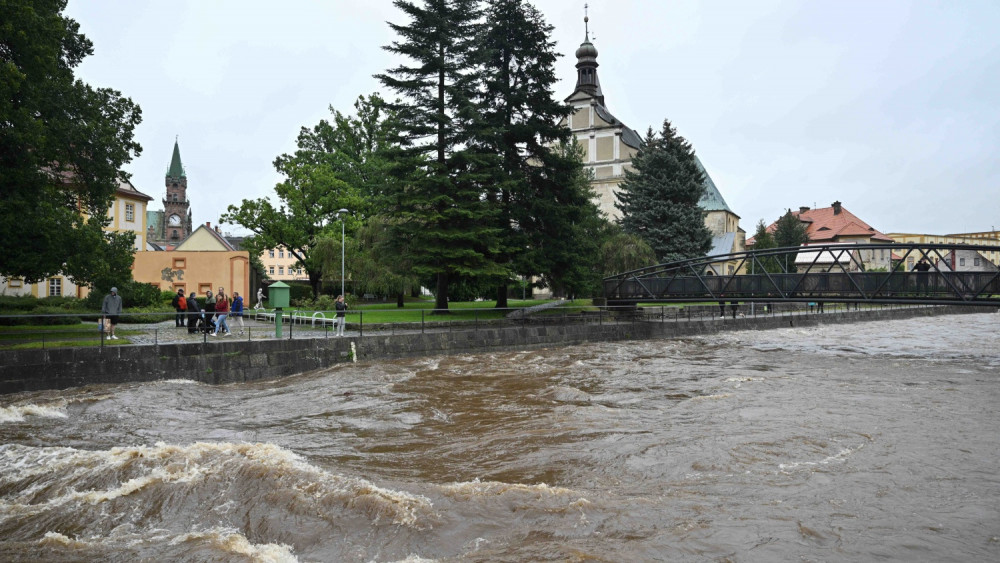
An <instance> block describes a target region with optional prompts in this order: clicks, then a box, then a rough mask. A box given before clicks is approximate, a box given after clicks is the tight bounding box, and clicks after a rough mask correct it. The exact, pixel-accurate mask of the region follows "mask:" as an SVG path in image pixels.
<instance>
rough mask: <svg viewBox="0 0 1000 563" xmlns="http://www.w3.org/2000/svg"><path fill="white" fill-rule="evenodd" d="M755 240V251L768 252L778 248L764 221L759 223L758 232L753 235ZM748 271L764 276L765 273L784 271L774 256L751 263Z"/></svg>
mask: <svg viewBox="0 0 1000 563" xmlns="http://www.w3.org/2000/svg"><path fill="white" fill-rule="evenodd" d="M753 240H754V243H753V249H754V250H755V251H761V250H767V249H770V248H774V247H776V246H778V245H777V244H775V242H774V235H773V234H771V231H769V230H767V225H765V224H764V220H763V219H761V220H759V221H757V231H756V232H755V233H754V235H753ZM747 269H748V270H749V272H750V273H751V274H762V273H764V272H770V273H777V272H781V271H783V270H784V268H783V267H782V266H781V264H779V263H778V260H777V259H776V258H775V257H774V256H767V257H763V258H758V259H757V260H755V261H751V262H750V263H749V264H748V265H747Z"/></svg>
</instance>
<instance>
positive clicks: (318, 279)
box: [309, 271, 323, 301]
mask: <svg viewBox="0 0 1000 563" xmlns="http://www.w3.org/2000/svg"><path fill="white" fill-rule="evenodd" d="M322 283H323V278H322V275H321V274H320V272H313V271H309V287H311V288H312V290H313V301H315V300H316V299H319V291H320V286H321V285H322Z"/></svg>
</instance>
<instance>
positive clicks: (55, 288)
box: [49, 278, 62, 297]
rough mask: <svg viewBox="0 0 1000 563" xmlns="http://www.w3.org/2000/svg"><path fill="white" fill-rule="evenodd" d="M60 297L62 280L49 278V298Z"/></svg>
mask: <svg viewBox="0 0 1000 563" xmlns="http://www.w3.org/2000/svg"><path fill="white" fill-rule="evenodd" d="M61 295H62V278H49V297H59V296H61Z"/></svg>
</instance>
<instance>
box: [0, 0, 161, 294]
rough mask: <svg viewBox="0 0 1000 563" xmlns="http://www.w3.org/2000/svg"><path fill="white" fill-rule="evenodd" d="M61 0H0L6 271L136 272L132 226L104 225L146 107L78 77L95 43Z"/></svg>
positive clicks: (80, 277)
mask: <svg viewBox="0 0 1000 563" xmlns="http://www.w3.org/2000/svg"><path fill="white" fill-rule="evenodd" d="M65 7H66V1H65V0H35V1H29V0H3V1H2V2H0V13H2V14H3V15H2V17H0V237H2V240H4V241H6V242H5V248H4V251H3V252H0V275H4V276H8V277H19V278H23V279H24V280H25V281H26V282H28V283H33V282H36V281H38V280H41V279H45V278H46V277H49V276H52V275H55V274H57V273H59V272H62V273H64V274H66V275H68V276H69V277H71V278H73V279H74V280H76V281H77V283H86V284H90V285H93V284H94V282H95V280H97V279H99V278H100V279H105V278H116V279H117V280H119V282H120V280H122V279H123V278H124V279H130V278H131V273H130V272H129V268H130V267H131V264H132V253H133V244H134V235H133V234H132V233H124V234H116V233H107V232H104V230H103V229H104V227H105V226H106V225H107V224H108V217H107V211H108V208H109V207H110V206H111V203H112V201H113V200H114V196H115V191H116V190H117V188H118V185H119V182H120V181H122V180H123V179H127V178H128V175H127V174H125V173H124V172H122V171H121V169H122V166H123V165H125V164H126V163H128V162H129V161H131V159H132V158H133V156H138V155H139V153H140V152H141V150H142V148H141V147H140V146H139V144H138V143H137V142H136V141H135V140H134V138H133V130H134V129H135V127H136V125H138V124H139V122H140V121H141V111H140V109H139V107H138V106H137V105H135V104H134V103H133V102H132V100H130V99H128V98H124V97H122V96H121V93H120V92H118V91H115V90H112V89H109V88H97V89H95V88H92V87H91V86H89V85H87V84H85V83H83V82H81V81H79V80H76V79H75V77H74V75H73V69H74V68H76V67H77V66H78V65H79V64H80V62H81V61H82V60H83V59H84V58H85V57H87V56H88V55H91V54H93V44H92V43H91V42H90V40H88V39H87V38H86V37H85V36H84V35H83V34H81V33H80V32H79V24H78V23H77V22H75V21H74V20H72V19H70V18H67V17H64V16H63V15H62V12H63V10H64V9H65Z"/></svg>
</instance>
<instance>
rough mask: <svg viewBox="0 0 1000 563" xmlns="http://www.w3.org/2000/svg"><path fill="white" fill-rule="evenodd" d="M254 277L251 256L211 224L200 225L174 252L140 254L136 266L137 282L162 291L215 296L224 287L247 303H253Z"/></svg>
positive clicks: (133, 273)
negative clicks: (227, 239) (216, 291)
mask: <svg viewBox="0 0 1000 563" xmlns="http://www.w3.org/2000/svg"><path fill="white" fill-rule="evenodd" d="M250 276H251V273H250V254H249V253H248V252H247V251H245V250H235V249H234V248H233V247H232V245H230V244H229V242H227V241H226V239H225V238H224V237H223V236H222V235H221V234H220V233H219V231H218V230H216V229H213V228H212V227H211V226H210V225H208V224H205V225H199V226H198V228H197V229H195V231H194V232H193V233H191V235H190V236H188V237H187V238H186V239H184V240H183V241H182V242H181V243H180V244H179V245H177V247H176V248H175V249H174V250H170V251H164V252H138V253H136V255H135V263H134V264H133V265H132V277H133V278H134V279H135V281H137V282H143V283H148V284H150V285H153V286H155V287H157V288H159V289H160V290H161V291H167V290H170V291H177V290H178V289H183V290H184V293H190V292H191V291H195V292H197V293H198V294H199V295H202V296H204V295H205V292H206V291H208V290H209V289H211V290H212V292H213V293H214V292H215V290H217V289H218V288H220V287H223V288H225V291H226V293H228V294H230V295H231V294H232V292H233V291H238V292H239V293H240V295H242V296H244V300H245V301H249V298H248V297H246V296H247V295H249V293H250Z"/></svg>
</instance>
